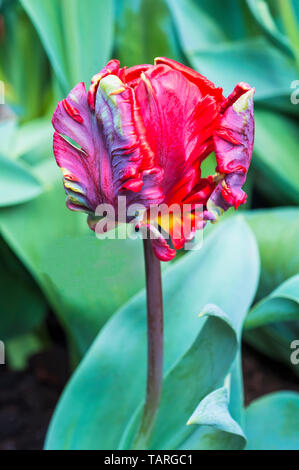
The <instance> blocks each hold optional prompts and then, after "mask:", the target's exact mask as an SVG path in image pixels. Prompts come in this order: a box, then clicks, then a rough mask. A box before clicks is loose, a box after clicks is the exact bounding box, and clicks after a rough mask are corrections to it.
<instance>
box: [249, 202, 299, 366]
mask: <svg viewBox="0 0 299 470" xmlns="http://www.w3.org/2000/svg"><path fill="white" fill-rule="evenodd" d="M246 220H247V221H248V223H249V225H250V226H251V228H252V230H253V232H254V234H255V236H256V239H257V243H258V247H259V252H260V256H261V278H260V284H259V288H258V293H257V300H260V299H262V298H263V297H265V296H267V295H269V294H270V293H271V292H272V291H273V290H274V289H275V288H277V287H278V286H279V285H280V284H281V283H283V282H284V281H286V280H287V279H288V278H290V277H292V276H294V275H296V274H297V273H298V266H299V238H298V233H299V210H298V209H297V208H291V207H288V208H278V209H267V210H256V211H251V212H250V213H247V214H246ZM270 295H271V294H270ZM276 302H277V301H275V306H276V307H277V308H279V305H280V306H281V302H280V303H279V304H278V305H277V303H276ZM262 305H263V304H262ZM266 306H267V303H266ZM282 306H283V308H287V307H291V309H293V307H294V303H293V302H292V303H291V304H290V303H289V301H286V300H284V301H283V305H282ZM281 312H283V310H280V314H279V315H280V316H281ZM282 315H283V314H282ZM298 325H299V323H298V321H288V322H287V323H280V322H276V323H272V324H268V325H266V326H263V327H260V328H255V329H252V330H245V339H246V341H248V342H249V343H250V344H251V345H252V346H254V347H255V348H257V349H258V350H260V351H262V352H263V353H265V354H267V355H268V356H269V357H271V358H275V359H276V360H279V361H284V362H285V363H286V364H287V365H288V366H290V367H292V368H293V370H294V372H295V373H298V367H296V366H295V367H294V366H292V364H291V362H290V343H291V341H292V340H293V339H294V338H297V337H298V335H299V326H298Z"/></svg>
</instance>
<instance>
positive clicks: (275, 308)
mask: <svg viewBox="0 0 299 470" xmlns="http://www.w3.org/2000/svg"><path fill="white" fill-rule="evenodd" d="M291 320H299V274H297V275H296V276H293V277H291V278H290V279H288V280H287V281H285V282H284V283H283V284H282V285H280V286H279V287H278V288H277V289H275V290H274V291H273V292H272V293H271V294H270V295H269V296H267V297H266V298H264V299H263V300H261V301H260V302H259V303H257V304H256V305H255V306H254V307H253V308H252V309H251V310H250V312H249V314H248V315H247V317H246V320H245V323H244V328H247V329H252V328H258V327H260V326H264V325H268V324H269V323H275V322H282V321H291Z"/></svg>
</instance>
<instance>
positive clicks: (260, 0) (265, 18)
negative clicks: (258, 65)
mask: <svg viewBox="0 0 299 470" xmlns="http://www.w3.org/2000/svg"><path fill="white" fill-rule="evenodd" d="M247 5H248V7H249V9H250V11H251V13H252V15H253V17H254V18H255V20H256V21H257V23H258V25H259V26H260V27H261V29H262V31H263V32H264V33H265V34H266V35H267V36H268V37H269V38H270V39H271V40H272V41H273V42H274V44H275V45H277V46H278V47H280V48H281V49H282V50H283V51H284V52H287V53H288V54H289V55H290V56H291V57H293V53H292V49H291V45H290V43H289V41H288V39H287V37H286V36H285V35H284V34H282V33H281V32H280V30H279V29H278V27H277V25H276V22H275V19H274V18H273V16H272V12H271V10H270V8H269V2H267V1H266V0H247Z"/></svg>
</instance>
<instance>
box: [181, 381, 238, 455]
mask: <svg viewBox="0 0 299 470" xmlns="http://www.w3.org/2000/svg"><path fill="white" fill-rule="evenodd" d="M188 424H189V425H196V424H197V425H200V426H209V427H212V428H214V429H216V430H219V431H223V432H225V433H228V434H231V435H232V436H234V437H235V440H236V443H235V448H239V449H242V448H243V447H244V446H245V444H246V438H245V436H244V433H243V431H242V429H241V427H240V425H239V424H238V423H237V422H236V421H235V420H234V419H233V418H232V416H231V414H230V412H229V391H228V387H226V386H224V387H221V388H218V389H216V390H214V391H213V392H211V393H209V395H206V396H205V398H204V399H203V400H202V401H201V402H200V403H199V405H198V406H197V408H196V410H195V411H194V412H193V414H192V416H191V417H190V418H189V421H188Z"/></svg>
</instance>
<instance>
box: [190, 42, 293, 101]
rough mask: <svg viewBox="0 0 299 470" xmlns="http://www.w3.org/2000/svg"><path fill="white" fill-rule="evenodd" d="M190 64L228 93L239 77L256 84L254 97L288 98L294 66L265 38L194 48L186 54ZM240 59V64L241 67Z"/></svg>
mask: <svg viewBox="0 0 299 470" xmlns="http://www.w3.org/2000/svg"><path fill="white" fill-rule="evenodd" d="M188 58H189V60H190V61H191V64H192V65H193V67H194V68H195V69H196V70H198V71H199V72H200V73H202V74H203V75H205V76H207V77H208V78H209V79H210V80H212V81H213V82H214V83H216V84H217V85H218V86H221V87H222V88H223V91H224V94H226V95H227V94H229V93H230V92H231V91H232V90H233V88H234V87H235V85H236V84H237V83H238V82H240V81H246V82H248V83H249V84H250V85H251V86H253V87H255V90H256V92H255V100H256V101H258V100H266V99H267V100H268V102H269V104H271V101H272V100H275V98H279V97H281V96H284V97H285V99H287V100H288V102H289V100H290V84H291V83H292V81H293V80H295V79H296V77H297V70H296V67H295V65H294V64H293V62H292V61H290V59H288V57H286V56H285V55H284V54H283V53H282V52H280V51H279V50H278V49H275V48H274V47H273V46H271V45H269V44H268V43H267V42H266V41H265V40H264V39H262V38H257V39H248V40H244V41H243V40H242V41H235V42H233V43H220V44H217V46H214V47H213V48H212V49H209V50H205V51H195V52H192V54H189V56H188ZM240 63H242V68H240Z"/></svg>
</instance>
